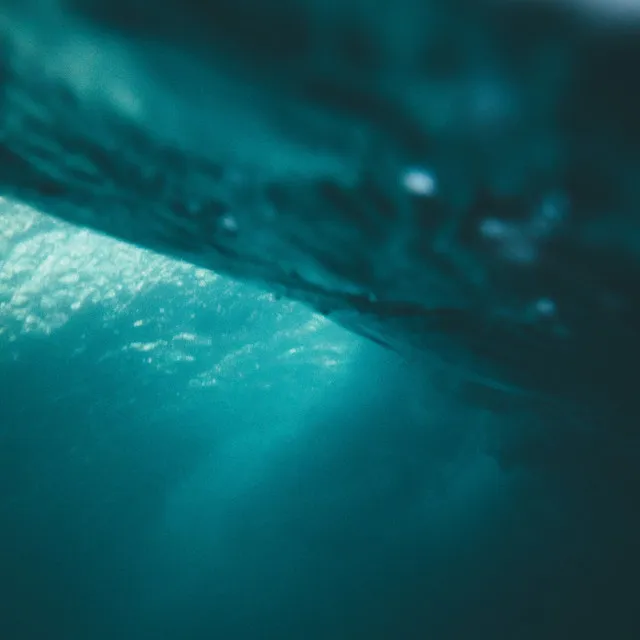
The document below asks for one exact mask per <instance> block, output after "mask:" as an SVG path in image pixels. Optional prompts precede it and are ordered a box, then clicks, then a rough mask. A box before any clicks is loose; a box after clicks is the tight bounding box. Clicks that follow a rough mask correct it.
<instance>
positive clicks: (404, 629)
mask: <svg viewBox="0 0 640 640" xmlns="http://www.w3.org/2000/svg"><path fill="white" fill-rule="evenodd" d="M3 206H4V207H5V209H4V217H3V219H2V221H3V229H4V236H5V238H6V240H5V244H4V247H3V257H4V262H3V270H2V279H1V282H2V301H3V306H2V310H3V315H2V327H3V335H2V343H1V344H2V368H1V370H0V376H1V382H0V384H1V388H2V422H1V430H0V438H1V440H0V443H1V446H0V456H1V458H0V460H1V464H0V478H1V481H0V487H1V490H2V493H1V496H2V500H1V501H0V509H1V512H0V521H1V522H2V529H1V545H0V563H1V568H2V571H1V576H2V591H3V593H2V618H1V622H0V624H1V626H2V637H3V638H7V639H11V640H13V639H16V640H22V639H24V640H27V639H28V640H30V639H31V638H64V639H65V640H66V639H75V638H83V639H84V638H97V639H101V638H188V639H191V638H193V639H200V638H214V637H215V638H217V637H222V638H425V637H433V638H466V637H479V638H536V639H537V638H567V637H586V638H597V637H610V638H634V637H636V632H637V630H638V628H639V627H638V619H637V609H636V601H637V593H638V592H637V570H638V568H640V563H639V560H640V557H639V551H640V549H639V547H638V544H637V539H638V532H639V531H640V526H639V525H640V522H638V515H637V508H636V505H637V499H638V496H639V495H640V494H639V488H640V485H639V484H638V465H637V461H638V441H637V438H636V437H635V433H632V434H631V435H630V434H629V433H624V432H621V433H616V430H615V429H613V428H611V427H613V426H615V425H602V424H598V423H597V420H594V419H592V417H590V416H588V415H580V412H579V411H578V410H577V409H576V408H575V407H574V408H572V409H571V411H568V410H566V411H565V410H563V409H561V408H559V407H555V406H547V405H545V404H543V403H542V402H541V401H540V400H538V399H536V400H535V402H533V404H532V403H531V402H530V401H527V402H520V403H516V404H509V403H506V402H504V401H502V400H500V398H499V399H498V400H497V401H495V400H494V402H488V399H487V398H485V397H484V396H483V395H482V394H481V395H480V396H479V397H476V395H477V394H476V395H473V393H471V392H470V391H469V390H467V391H466V392H465V391H463V392H461V391H460V389H457V391H456V388H455V387H452V386H450V385H448V384H447V382H446V379H443V378H442V374H441V372H440V373H439V372H438V371H437V370H434V369H433V368H427V367H426V365H423V364H419V363H415V364H409V363H407V362H406V361H404V360H401V359H400V358H399V357H396V356H395V355H393V354H391V353H390V352H388V351H386V350H383V349H378V348H377V347H375V346H373V345H369V344H367V343H365V342H363V341H361V340H359V339H357V338H355V337H354V336H352V335H350V334H349V333H347V332H346V331H344V330H342V329H339V328H338V327H335V326H332V325H330V324H329V323H327V322H326V321H322V320H321V319H320V318H319V317H318V316H313V315H312V314H310V312H308V311H307V310H306V309H304V308H303V307H299V306H297V305H295V304H293V303H287V302H285V301H278V300H276V299H275V298H273V297H272V296H265V295H264V294H260V293H259V292H258V291H256V290H253V289H251V288H250V287H248V286H246V285H242V284H239V283H234V282H233V281H229V280H226V279H219V278H218V279H215V278H214V277H213V276H211V275H210V274H205V273H203V272H197V271H196V270H195V269H194V268H192V267H190V266H188V265H181V264H178V263H172V262H171V261H168V260H165V259H163V258H160V257H158V256H154V255H151V254H148V253H144V252H142V251H141V250H137V249H132V248H128V247H126V246H124V245H120V244H116V243H114V242H112V241H110V240H107V239H105V238H100V237H97V236H92V235H87V234H86V233H85V234H78V232H77V231H74V230H72V229H71V228H68V227H64V226H60V225H59V224H56V225H55V226H54V225H53V223H52V222H50V221H48V220H46V219H42V218H40V217H39V216H37V215H35V214H33V213H31V212H29V211H25V210H20V211H18V210H16V209H15V208H12V206H11V205H9V204H8V203H5V204H4V205H3ZM19 220H22V224H21V225H20V224H18V221H19ZM26 227H30V228H29V229H28V230H27V229H26ZM52 234H53V235H52ZM56 234H57V235H56ZM27 267H28V268H27ZM74 274H77V277H74ZM204 278H207V280H206V281H205V280H204ZM119 285H120V286H121V287H122V288H121V289H118V286H119ZM87 291H91V292H92V296H89V297H87ZM112 291H113V292H114V293H110V292H112ZM80 300H83V301H84V302H83V303H82V305H80V307H79V308H74V307H72V305H73V304H74V302H78V301H80ZM76 306H77V305H76ZM59 314H64V316H65V317H64V319H63V320H61V317H62V316H59ZM56 318H58V321H59V322H58V324H59V326H58V327H57V328H48V329H47V328H46V327H48V326H49V327H50V325H48V324H47V323H48V322H49V323H51V322H53V321H54V320H55V319H56ZM38 322H40V324H38ZM163 340H164V341H165V342H162V341H163ZM154 344H155V346H153V347H150V346H149V345H154ZM145 345H147V346H145ZM292 350H294V351H293V352H292ZM189 358H193V359H192V360H190V359H189ZM216 366H217V369H216ZM213 380H215V383H214V382H213ZM465 394H466V395H465ZM479 400H480V401H481V402H479Z"/></svg>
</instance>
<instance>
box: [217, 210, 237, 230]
mask: <svg viewBox="0 0 640 640" xmlns="http://www.w3.org/2000/svg"><path fill="white" fill-rule="evenodd" d="M220 226H221V227H222V229H224V230H225V231H227V232H229V233H236V232H237V231H238V221H237V220H236V219H235V218H234V217H233V216H232V215H231V214H226V215H224V216H222V218H220Z"/></svg>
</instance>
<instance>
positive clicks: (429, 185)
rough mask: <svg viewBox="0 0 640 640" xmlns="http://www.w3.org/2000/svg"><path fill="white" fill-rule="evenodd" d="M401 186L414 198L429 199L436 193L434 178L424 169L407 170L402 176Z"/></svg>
mask: <svg viewBox="0 0 640 640" xmlns="http://www.w3.org/2000/svg"><path fill="white" fill-rule="evenodd" d="M402 184H403V186H404V188H405V189H406V190H407V191H409V192H410V193H412V194H414V195H416V196H421V197H429V196H433V195H435V193H436V191H437V182H436V178H435V176H434V175H433V173H431V172H430V171H427V170H426V169H419V168H412V169H408V170H407V171H405V173H404V175H403V176H402Z"/></svg>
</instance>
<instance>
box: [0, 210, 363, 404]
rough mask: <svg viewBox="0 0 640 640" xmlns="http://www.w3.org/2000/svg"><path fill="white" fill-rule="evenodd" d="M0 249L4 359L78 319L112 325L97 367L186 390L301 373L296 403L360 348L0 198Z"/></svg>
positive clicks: (244, 288) (210, 279)
mask: <svg viewBox="0 0 640 640" xmlns="http://www.w3.org/2000/svg"><path fill="white" fill-rule="evenodd" d="M0 242H1V244H0V247H1V249H2V253H1V254H0V319H1V324H0V340H2V342H3V344H4V347H3V354H4V358H7V357H8V358H13V359H19V358H20V346H21V340H28V339H29V338H38V337H39V338H43V337H49V338H50V339H51V340H54V341H55V339H56V333H57V332H58V331H59V330H61V329H63V328H65V327H67V326H68V325H69V323H73V322H74V320H77V319H79V318H81V317H82V318H86V317H89V316H90V317H91V323H93V324H94V328H95V326H98V325H100V326H101V328H106V327H110V326H111V327H112V328H113V334H114V340H113V342H112V343H110V344H109V345H105V350H104V352H103V353H102V354H101V355H100V358H99V360H100V361H105V360H109V359H113V358H118V357H121V354H122V352H125V353H127V354H129V355H130V357H131V358H132V359H133V360H135V361H139V362H141V363H143V364H144V365H146V366H148V367H149V368H151V369H153V370H156V371H158V372H160V373H164V374H172V375H176V376H178V379H180V381H181V382H180V384H181V385H183V386H187V387H218V386H222V387H223V388H224V387H225V386H228V385H234V386H236V387H238V386H243V385H244V386H248V387H252V388H256V389H262V390H269V389H273V387H274V386H276V387H278V386H279V387H280V388H282V387H283V386H284V385H286V384H290V383H291V381H293V380H294V379H296V377H299V376H305V380H304V384H302V385H299V392H300V391H301V392H302V394H303V395H305V394H308V393H317V392H320V391H321V390H322V388H323V386H324V385H326V384H331V383H333V382H335V379H336V377H337V376H344V375H345V374H346V373H347V372H348V370H349V365H350V363H351V361H352V359H353V356H354V354H355V352H356V350H357V348H358V344H359V342H360V341H359V340H358V339H356V338H355V337H353V336H352V335H350V334H349V333H348V332H347V331H345V330H343V329H341V328H339V327H337V326H335V325H334V324H333V323H331V322H330V321H328V320H327V319H325V318H324V317H322V316H320V315H318V314H315V313H312V312H310V311H309V310H308V309H306V308H305V307H304V306H303V305H301V304H299V303H295V302H290V301H288V300H286V299H279V298H276V297H275V296H274V295H273V294H271V293H267V292H264V291H260V290H258V289H256V288H254V287H252V286H249V285H246V284H244V283H241V282H237V281H234V280H231V279H229V278H226V277H224V276H221V275H218V274H216V273H213V272H210V271H207V270H203V269H198V268H196V267H194V266H192V265H190V264H187V263H185V262H179V261H176V260H171V259H168V258H165V257H163V256H160V255H157V254H153V253H151V252H149V251H145V250H142V249H139V248H137V247H134V246H131V245H128V244H124V243H122V242H118V241H116V240H113V239H111V238H107V237H105V236H102V235H99V234H96V233H93V232H90V231H86V230H80V229H77V228H75V227H72V226H70V225H67V224H64V223H61V222H59V221H56V220H53V219H50V218H48V217H45V216H43V215H41V214H40V213H38V212H36V211H34V210H33V209H30V208H28V207H25V206H21V205H17V204H12V203H9V202H7V201H3V200H0ZM90 331H91V327H90V326H85V327H84V329H83V330H82V331H80V332H78V334H77V335H76V336H75V341H74V344H73V345H72V350H71V352H70V353H69V354H68V355H69V357H70V358H73V356H74V355H80V354H82V353H83V351H84V350H85V349H86V347H87V345H86V343H87V340H88V338H89V333H90ZM116 336H117V337H116ZM309 399H310V397H309ZM299 400H300V398H299Z"/></svg>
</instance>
